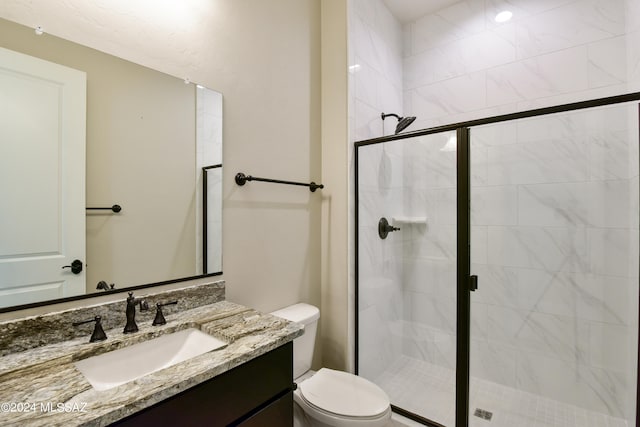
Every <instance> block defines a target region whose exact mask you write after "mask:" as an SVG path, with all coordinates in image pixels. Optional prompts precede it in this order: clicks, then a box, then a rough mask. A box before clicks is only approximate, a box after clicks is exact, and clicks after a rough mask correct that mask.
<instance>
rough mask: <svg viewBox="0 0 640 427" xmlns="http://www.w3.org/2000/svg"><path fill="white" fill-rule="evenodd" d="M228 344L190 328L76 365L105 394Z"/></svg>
mask: <svg viewBox="0 0 640 427" xmlns="http://www.w3.org/2000/svg"><path fill="white" fill-rule="evenodd" d="M226 345H227V343H225V342H224V341H221V340H219V339H217V338H214V337H212V336H211V335H209V334H205V333H204V332H201V331H200V330H198V329H195V328H190V329H185V330H182V331H178V332H174V333H171V334H166V335H162V336H160V337H158V338H154V339H152V340H149V341H144V342H141V343H138V344H134V345H130V346H129V347H125V348H121V349H119V350H114V351H110V352H108V353H104V354H100V355H98V356H93V357H89V358H87V359H84V360H80V361H78V362H75V363H74V364H75V366H76V368H78V370H79V371H80V372H82V374H83V375H84V376H85V378H86V379H87V381H89V383H91V385H92V386H93V388H94V389H96V390H108V389H110V388H113V387H117V386H119V385H121V384H125V383H128V382H129V381H133V380H135V379H138V378H141V377H144V376H145V375H148V374H150V373H152V372H156V371H159V370H161V369H165V368H168V367H169V366H173V365H175V364H177V363H180V362H184V361H185V360H187V359H191V358H192V357H195V356H199V355H201V354H204V353H207V352H209V351H212V350H217V349H220V348H223V347H226Z"/></svg>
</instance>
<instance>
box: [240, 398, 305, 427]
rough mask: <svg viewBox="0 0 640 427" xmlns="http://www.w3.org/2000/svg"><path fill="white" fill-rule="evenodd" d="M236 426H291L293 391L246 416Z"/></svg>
mask: <svg viewBox="0 0 640 427" xmlns="http://www.w3.org/2000/svg"><path fill="white" fill-rule="evenodd" d="M233 425H234V426H236V425H237V426H238V427H265V426H269V427H293V391H289V392H288V393H287V394H285V395H284V396H282V397H281V398H280V399H278V400H276V401H275V402H273V403H271V404H270V405H268V406H267V407H265V408H263V409H261V410H260V411H258V412H257V413H256V414H254V415H252V416H251V417H249V418H247V419H246V420H244V421H242V422H241V423H239V424H233Z"/></svg>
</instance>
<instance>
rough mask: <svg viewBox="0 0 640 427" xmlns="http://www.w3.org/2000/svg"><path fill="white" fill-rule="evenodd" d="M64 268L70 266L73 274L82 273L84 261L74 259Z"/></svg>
mask: <svg viewBox="0 0 640 427" xmlns="http://www.w3.org/2000/svg"><path fill="white" fill-rule="evenodd" d="M62 268H70V269H71V272H72V273H73V274H80V272H81V271H82V261H80V260H79V259H74V260H73V262H72V263H71V265H64V266H62Z"/></svg>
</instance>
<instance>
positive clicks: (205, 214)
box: [202, 163, 222, 274]
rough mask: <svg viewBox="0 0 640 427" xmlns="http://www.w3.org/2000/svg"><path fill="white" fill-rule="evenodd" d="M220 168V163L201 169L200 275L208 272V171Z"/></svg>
mask: <svg viewBox="0 0 640 427" xmlns="http://www.w3.org/2000/svg"><path fill="white" fill-rule="evenodd" d="M217 168H222V163H220V164H217V165H211V166H204V167H203V168H202V218H203V221H202V273H204V274H207V273H208V272H209V266H208V265H207V264H208V260H209V254H208V251H209V225H208V222H209V221H207V218H209V217H208V215H209V213H208V211H207V210H208V206H209V200H208V198H209V180H208V178H209V173H208V172H209V169H217Z"/></svg>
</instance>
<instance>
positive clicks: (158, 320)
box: [152, 301, 178, 326]
mask: <svg viewBox="0 0 640 427" xmlns="http://www.w3.org/2000/svg"><path fill="white" fill-rule="evenodd" d="M174 304H178V301H171V302H165V303H157V304H156V317H155V319H153V323H152V325H153V326H158V325H164V324H166V323H167V320H166V319H165V318H164V314H163V313H162V307H164V306H165V305H174Z"/></svg>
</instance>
